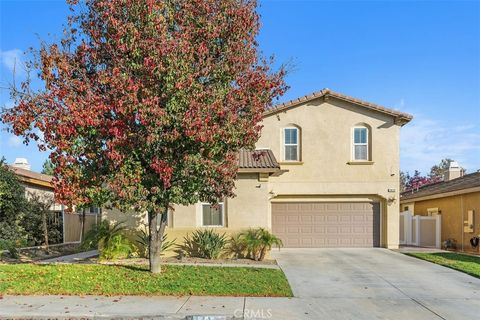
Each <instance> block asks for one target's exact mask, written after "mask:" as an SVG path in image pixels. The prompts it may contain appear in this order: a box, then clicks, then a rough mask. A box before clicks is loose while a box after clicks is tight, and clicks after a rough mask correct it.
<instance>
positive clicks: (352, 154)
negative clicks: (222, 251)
mask: <svg viewBox="0 0 480 320" xmlns="http://www.w3.org/2000/svg"><path fill="white" fill-rule="evenodd" d="M411 119H412V116H411V115H408V114H405V113H401V112H398V111H394V110H391V109H387V108H384V107H381V106H379V105H376V104H373V103H369V102H365V101H362V100H358V99H355V98H352V97H349V96H345V95H342V94H339V93H336V92H333V91H331V90H328V89H324V90H322V91H319V92H316V93H313V94H311V95H308V96H304V97H301V98H298V99H295V100H292V101H289V102H286V103H283V104H281V105H278V106H275V107H274V108H272V109H270V110H268V111H266V112H265V114H264V118H263V123H262V125H263V129H262V134H261V138H260V139H259V141H258V142H257V144H256V148H257V151H254V152H250V151H241V152H240V154H239V171H238V176H237V180H236V195H237V196H236V197H234V198H231V199H225V200H224V201H223V202H221V203H220V205H219V206H217V207H212V206H211V205H210V204H208V203H198V204H196V205H192V206H186V207H185V206H178V207H176V208H175V210H174V211H173V212H170V213H169V217H168V228H167V234H168V235H169V238H170V239H173V238H177V239H180V240H181V239H182V238H183V236H184V235H185V234H187V233H188V232H191V231H193V230H194V229H196V228H216V229H217V230H218V231H219V232H226V233H229V234H231V233H235V232H238V231H240V230H244V229H246V228H250V227H264V228H267V229H269V230H272V232H273V233H274V234H276V235H277V236H279V237H280V238H281V239H282V240H283V243H284V245H285V247H388V248H397V247H398V244H399V190H398V188H399V141H400V128H401V127H402V126H403V125H404V124H406V123H408V122H409V121H410V120H411ZM254 153H257V156H254ZM103 217H105V218H106V219H108V220H111V221H125V222H126V224H127V225H129V226H135V227H138V226H139V225H140V224H142V223H145V222H146V221H145V220H146V219H145V214H144V213H138V214H124V213H122V212H119V211H117V210H104V212H103Z"/></svg>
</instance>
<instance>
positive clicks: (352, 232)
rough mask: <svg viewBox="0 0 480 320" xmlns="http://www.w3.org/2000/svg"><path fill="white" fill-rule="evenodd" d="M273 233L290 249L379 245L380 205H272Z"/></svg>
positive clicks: (338, 203)
mask: <svg viewBox="0 0 480 320" xmlns="http://www.w3.org/2000/svg"><path fill="white" fill-rule="evenodd" d="M272 231H273V233H274V234H275V235H277V236H278V237H280V238H281V239H282V241H283V244H284V246H285V247H287V248H342V247H343V248H346V247H378V246H380V205H379V203H376V202H374V203H368V202H335V203H331V202H328V203H327V202H323V203H322V202H284V203H272Z"/></svg>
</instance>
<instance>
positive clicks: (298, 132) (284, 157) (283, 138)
mask: <svg viewBox="0 0 480 320" xmlns="http://www.w3.org/2000/svg"><path fill="white" fill-rule="evenodd" d="M287 129H295V130H297V143H285V138H286V134H285V130H287ZM282 132H283V135H282V151H283V157H282V158H283V161H286V162H299V161H300V130H299V129H298V128H297V127H284V128H283V130H282ZM287 146H296V147H297V159H296V160H287V159H286V158H287V157H286V156H287V153H286V152H285V149H286V147H287Z"/></svg>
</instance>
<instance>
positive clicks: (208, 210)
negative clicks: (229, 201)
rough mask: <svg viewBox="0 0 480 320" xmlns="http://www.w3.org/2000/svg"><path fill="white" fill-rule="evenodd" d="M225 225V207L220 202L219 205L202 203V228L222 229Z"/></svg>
mask: <svg viewBox="0 0 480 320" xmlns="http://www.w3.org/2000/svg"><path fill="white" fill-rule="evenodd" d="M223 224H224V205H223V202H220V203H219V204H218V205H216V206H215V205H211V204H209V203H202V226H204V227H221V226H223Z"/></svg>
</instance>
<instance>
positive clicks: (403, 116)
mask: <svg viewBox="0 0 480 320" xmlns="http://www.w3.org/2000/svg"><path fill="white" fill-rule="evenodd" d="M330 97H332V98H335V99H338V100H342V101H346V102H349V103H352V104H356V105H360V106H363V107H365V108H368V109H370V110H372V111H376V112H379V113H383V114H386V115H389V116H392V117H393V118H394V123H395V124H396V125H399V126H403V125H405V124H407V123H408V122H410V121H411V120H412V119H413V116H412V115H410V114H408V113H404V112H399V111H396V110H392V109H388V108H385V107H382V106H380V105H376V104H374V103H369V102H366V101H362V100H359V99H356V98H353V97H349V96H346V95H344V94H340V93H337V92H334V91H331V90H330V89H323V90H320V91H317V92H314V93H312V94H309V95H306V96H303V97H300V98H297V99H293V100H290V101H287V102H285V103H282V104H279V105H277V106H274V107H273V108H272V109H270V110H267V111H265V112H264V113H263V117H268V116H271V115H274V114H277V113H280V112H286V111H287V110H289V109H292V108H294V107H296V106H298V105H300V104H302V103H305V102H309V101H312V100H314V99H318V98H323V99H324V100H328V99H329V98H330Z"/></svg>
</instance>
